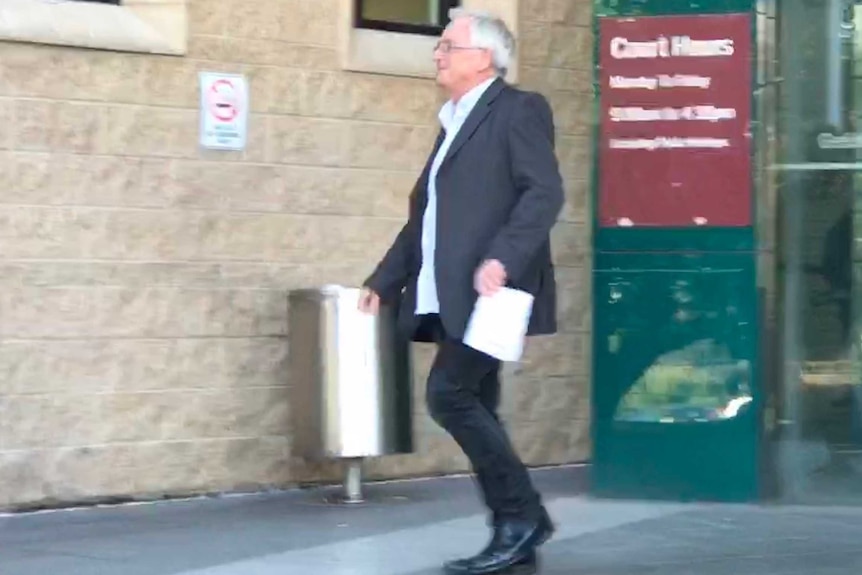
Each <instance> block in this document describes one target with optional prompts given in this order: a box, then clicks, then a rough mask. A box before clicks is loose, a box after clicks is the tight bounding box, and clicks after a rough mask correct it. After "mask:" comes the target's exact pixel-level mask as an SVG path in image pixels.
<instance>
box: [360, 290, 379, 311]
mask: <svg viewBox="0 0 862 575" xmlns="http://www.w3.org/2000/svg"><path fill="white" fill-rule="evenodd" d="M359 311H361V312H362V313H368V314H371V315H377V313H378V312H379V311H380V296H379V295H377V294H376V293H374V292H373V291H371V290H370V289H368V288H362V291H361V292H360V293H359Z"/></svg>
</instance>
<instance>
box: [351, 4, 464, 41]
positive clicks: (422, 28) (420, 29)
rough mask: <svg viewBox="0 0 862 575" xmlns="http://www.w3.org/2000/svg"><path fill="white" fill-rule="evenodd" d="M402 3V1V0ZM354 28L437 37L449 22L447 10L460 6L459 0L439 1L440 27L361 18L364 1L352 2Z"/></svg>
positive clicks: (438, 15)
mask: <svg viewBox="0 0 862 575" xmlns="http://www.w3.org/2000/svg"><path fill="white" fill-rule="evenodd" d="M402 1H403V0H402ZM353 2H354V7H353V14H354V22H353V26H354V28H358V29H361V30H379V31H381V32H395V33H398V34H416V35H419V36H439V35H440V34H441V33H442V32H443V29H444V28H445V27H446V24H447V23H448V22H449V10H451V9H452V8H458V7H459V6H461V0H440V6H439V8H438V14H437V18H438V20H439V21H440V25H436V26H435V25H430V24H429V25H423V24H408V23H405V22H394V21H390V20H372V19H368V18H363V17H362V5H363V4H364V3H365V2H366V0H353Z"/></svg>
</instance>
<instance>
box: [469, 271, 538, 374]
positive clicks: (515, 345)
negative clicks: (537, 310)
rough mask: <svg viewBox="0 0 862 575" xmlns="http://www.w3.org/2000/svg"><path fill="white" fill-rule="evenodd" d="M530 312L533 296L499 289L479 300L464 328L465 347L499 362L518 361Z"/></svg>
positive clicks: (512, 290)
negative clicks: (465, 328) (465, 329)
mask: <svg viewBox="0 0 862 575" xmlns="http://www.w3.org/2000/svg"><path fill="white" fill-rule="evenodd" d="M532 311H533V296H531V295H530V294H528V293H527V292H523V291H520V290H514V289H511V288H502V289H500V290H499V291H498V292H497V293H495V294H494V295H492V296H489V297H485V296H480V297H479V299H478V300H477V301H476V307H475V308H474V309H473V314H472V315H471V316H470V322H469V323H468V324H467V331H466V333H465V334H464V344H465V345H468V346H470V347H472V348H473V349H476V350H479V351H481V352H484V353H487V354H488V355H490V356H491V357H495V358H497V359H499V360H500V361H518V360H519V359H521V354H522V353H523V352H524V338H525V337H526V335H527V325H528V324H529V323H530V315H531V313H532Z"/></svg>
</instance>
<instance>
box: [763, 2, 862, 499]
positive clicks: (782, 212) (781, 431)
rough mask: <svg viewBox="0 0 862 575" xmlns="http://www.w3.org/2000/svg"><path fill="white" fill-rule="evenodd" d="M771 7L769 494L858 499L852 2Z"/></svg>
mask: <svg viewBox="0 0 862 575" xmlns="http://www.w3.org/2000/svg"><path fill="white" fill-rule="evenodd" d="M776 13H777V26H776V36H777V38H776V41H777V52H776V55H777V61H778V62H777V63H778V70H777V77H776V78H775V80H776V81H775V83H774V85H775V89H776V96H777V103H778V109H777V120H776V128H777V138H776V147H777V149H776V155H777V158H778V163H777V164H776V165H774V166H773V167H772V168H773V169H775V170H777V174H776V176H777V177H776V182H777V186H778V187H777V201H778V209H777V226H776V229H777V245H776V258H777V265H776V280H777V281H776V286H777V289H776V304H777V310H778V322H779V329H778V330H777V332H776V333H777V334H778V335H777V336H776V338H777V341H776V343H777V347H778V360H779V361H778V366H779V369H778V374H777V375H778V377H777V379H776V384H777V385H776V391H777V401H776V409H777V413H776V420H775V424H776V426H777V433H776V437H777V446H776V447H777V449H776V463H777V469H776V471H777V482H778V489H779V493H780V494H781V496H782V497H783V498H784V499H786V500H792V501H800V502H824V503H837V502H846V501H859V502H862V386H860V383H862V372H860V358H862V353H860V352H862V266H860V263H859V262H860V257H859V256H860V255H862V122H860V119H861V118H860V114H862V6H859V5H857V3H856V2H854V0H782V1H779V2H777V11H776Z"/></svg>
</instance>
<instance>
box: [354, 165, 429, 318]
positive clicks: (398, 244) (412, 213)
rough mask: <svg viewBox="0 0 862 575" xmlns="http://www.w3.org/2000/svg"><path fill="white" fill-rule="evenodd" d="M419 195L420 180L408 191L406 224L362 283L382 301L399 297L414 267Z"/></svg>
mask: <svg viewBox="0 0 862 575" xmlns="http://www.w3.org/2000/svg"><path fill="white" fill-rule="evenodd" d="M420 181H421V178H420ZM418 194H419V182H417V183H416V186H415V187H414V188H413V191H412V192H411V193H410V203H409V212H408V214H409V215H408V219H407V223H406V224H404V227H402V228H401V231H400V232H399V233H398V236H396V238H395V241H394V242H393V243H392V246H391V247H390V248H389V250H388V251H387V252H386V255H384V256H383V259H382V260H381V261H380V263H379V264H378V265H377V267H376V268H375V270H374V272H373V273H372V274H371V275H370V276H369V277H368V279H366V280H365V282H364V284H363V285H365V286H366V287H368V288H369V289H371V290H372V291H374V292H375V293H376V294H377V295H379V296H380V298H381V299H382V300H384V301H390V300H392V299H394V298H396V297H398V295H399V294H400V293H401V290H402V289H404V286H405V285H407V280H408V279H409V278H410V273H411V271H412V270H413V268H414V267H415V263H416V262H415V260H416V247H417V246H416V240H417V235H418V233H419V228H420V224H419V222H417V221H416V218H417V217H421V214H417V201H418Z"/></svg>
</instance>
